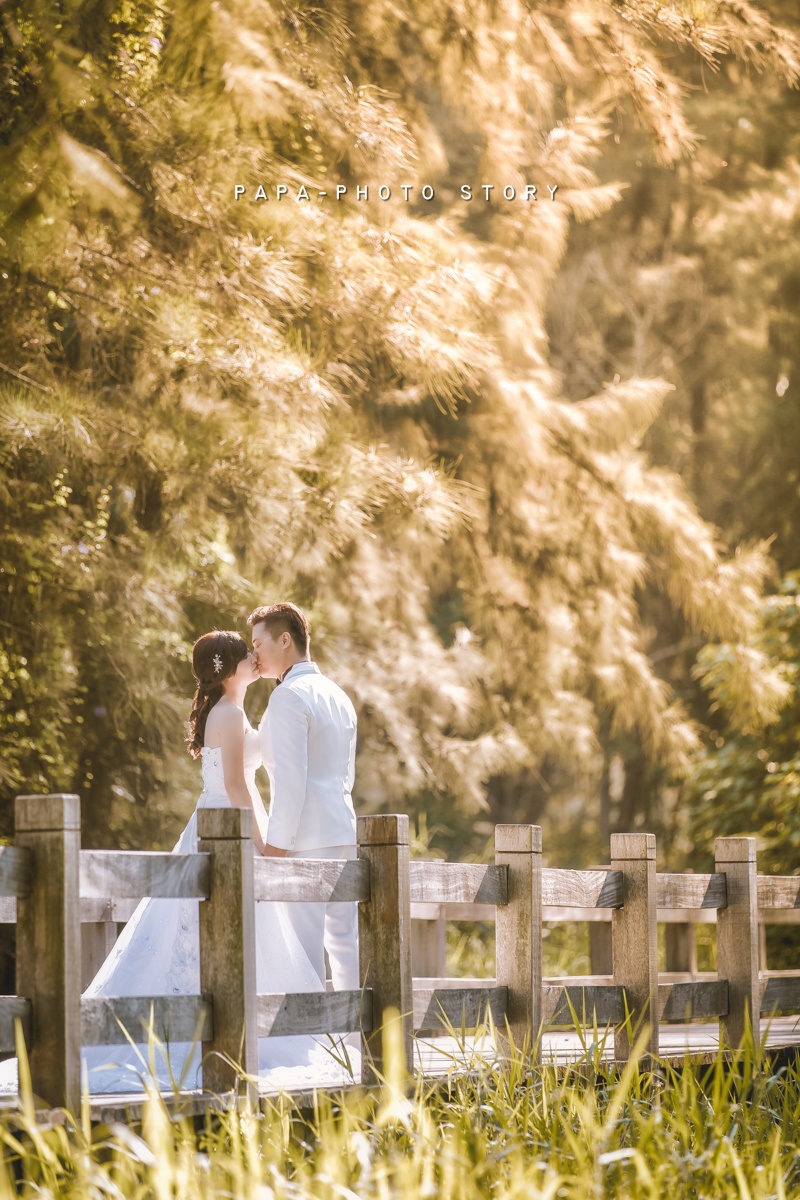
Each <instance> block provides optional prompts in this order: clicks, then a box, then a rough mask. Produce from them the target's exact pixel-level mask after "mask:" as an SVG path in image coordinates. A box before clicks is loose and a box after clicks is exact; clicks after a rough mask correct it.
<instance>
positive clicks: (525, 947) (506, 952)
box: [494, 825, 542, 1058]
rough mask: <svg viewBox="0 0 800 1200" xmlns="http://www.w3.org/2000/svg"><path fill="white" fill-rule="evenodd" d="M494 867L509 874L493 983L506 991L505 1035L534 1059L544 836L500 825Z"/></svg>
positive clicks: (499, 919)
mask: <svg viewBox="0 0 800 1200" xmlns="http://www.w3.org/2000/svg"><path fill="white" fill-rule="evenodd" d="M494 845H495V862H496V863H497V865H498V866H501V867H505V868H506V870H507V872H508V902H507V903H506V904H505V905H504V906H498V908H497V915H496V922H497V927H496V940H497V951H496V953H497V984H498V986H499V987H505V988H507V989H508V1004H507V1016H506V1022H507V1024H506V1026H505V1027H503V1026H500V1027H499V1028H498V1034H499V1035H500V1037H501V1040H505V1035H506V1032H507V1034H508V1036H510V1038H511V1040H512V1042H513V1043H514V1044H515V1045H516V1046H517V1047H518V1048H519V1049H520V1050H522V1049H523V1048H527V1051H528V1053H529V1054H530V1055H531V1057H532V1058H536V1057H538V1052H539V1029H540V1027H541V1024H542V831H541V829H540V827H539V826H538V825H498V826H497V827H496V829H495V832H494Z"/></svg>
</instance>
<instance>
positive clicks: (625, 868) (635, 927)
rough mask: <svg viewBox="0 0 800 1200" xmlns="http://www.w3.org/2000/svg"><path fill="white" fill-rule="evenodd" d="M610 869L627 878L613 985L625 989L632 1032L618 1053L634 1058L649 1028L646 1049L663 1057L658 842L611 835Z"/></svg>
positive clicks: (615, 933) (615, 931) (621, 1036)
mask: <svg viewBox="0 0 800 1200" xmlns="http://www.w3.org/2000/svg"><path fill="white" fill-rule="evenodd" d="M611 866H612V868H613V869H614V870H617V871H621V872H622V873H623V875H624V884H623V901H624V902H623V906H622V908H616V909H614V913H613V916H612V939H613V944H612V955H613V960H614V982H615V983H616V984H618V985H619V986H620V987H623V988H624V989H625V996H626V999H627V1003H628V1008H629V1011H630V1014H631V1022H630V1028H627V1027H626V1026H622V1027H621V1028H620V1029H619V1030H618V1031H617V1033H616V1035H615V1040H614V1053H615V1057H616V1058H618V1059H620V1060H623V1061H624V1060H626V1059H628V1058H629V1057H630V1053H631V1050H632V1049H633V1040H635V1039H636V1037H637V1036H638V1031H639V1030H640V1029H642V1028H647V1029H648V1030H649V1034H648V1037H647V1042H646V1049H647V1052H648V1053H649V1054H652V1055H654V1056H655V1055H657V1054H658V1019H657V1016H656V1014H655V1013H654V1012H653V1004H654V1002H655V1000H656V992H657V988H658V942H657V926H656V839H655V836H654V834H652V833H614V834H612V835H611Z"/></svg>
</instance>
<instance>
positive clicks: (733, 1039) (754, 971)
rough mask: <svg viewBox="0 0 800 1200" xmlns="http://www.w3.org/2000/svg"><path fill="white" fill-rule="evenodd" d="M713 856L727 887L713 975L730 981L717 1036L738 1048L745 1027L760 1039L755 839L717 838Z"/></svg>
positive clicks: (721, 909) (719, 918)
mask: <svg viewBox="0 0 800 1200" xmlns="http://www.w3.org/2000/svg"><path fill="white" fill-rule="evenodd" d="M714 858H715V860H716V866H715V870H716V871H718V872H720V873H724V874H725V876H726V879H727V885H728V903H727V907H725V908H720V909H718V911H717V974H718V976H719V978H720V979H727V981H728V1015H727V1016H725V1017H720V1023H719V1024H720V1037H721V1038H722V1039H724V1041H726V1042H727V1043H728V1044H729V1045H731V1046H738V1045H739V1043H740V1042H741V1040H742V1038H743V1037H744V1034H745V1031H746V1030H747V1029H748V1028H749V1029H751V1030H752V1031H753V1033H754V1034H755V1037H756V1038H758V1030H759V1016H760V1009H761V988H760V980H759V974H758V876H757V870H758V868H757V865H756V839H755V838H754V837H726V838H717V839H716V841H715V842H714Z"/></svg>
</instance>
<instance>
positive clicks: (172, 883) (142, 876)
mask: <svg viewBox="0 0 800 1200" xmlns="http://www.w3.org/2000/svg"><path fill="white" fill-rule="evenodd" d="M208 878H209V865H208V858H207V856H206V855H204V854H167V853H163V852H161V851H157V850H152V851H151V850H125V851H120V850H82V851H81V895H82V896H97V897H103V898H105V897H108V896H115V897H120V898H122V897H132V898H134V899H136V900H141V899H143V898H144V897H145V896H152V897H159V898H164V899H181V900H205V899H206V897H207V896H208Z"/></svg>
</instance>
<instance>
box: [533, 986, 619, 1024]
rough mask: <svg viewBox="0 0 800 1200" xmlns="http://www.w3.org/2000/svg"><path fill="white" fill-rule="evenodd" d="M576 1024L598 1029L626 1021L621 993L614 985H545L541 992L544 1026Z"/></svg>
mask: <svg viewBox="0 0 800 1200" xmlns="http://www.w3.org/2000/svg"><path fill="white" fill-rule="evenodd" d="M570 1005H572V1008H573V1010H574V1012H575V1015H576V1016H577V1018H578V1020H579V1021H581V1022H586V1023H589V1024H591V1023H592V1022H594V1021H597V1024H598V1025H603V1026H604V1025H617V1024H619V1023H620V1021H624V1020H625V1002H624V999H623V990H622V988H621V987H619V986H617V985H616V984H584V985H580V984H574V983H564V984H546V985H545V986H544V988H543V989H542V1014H543V1020H544V1024H545V1025H573V1024H574V1017H573V1015H572V1012H571V1011H570Z"/></svg>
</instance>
